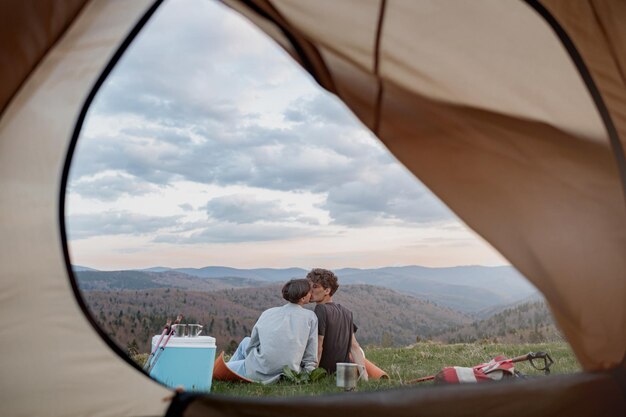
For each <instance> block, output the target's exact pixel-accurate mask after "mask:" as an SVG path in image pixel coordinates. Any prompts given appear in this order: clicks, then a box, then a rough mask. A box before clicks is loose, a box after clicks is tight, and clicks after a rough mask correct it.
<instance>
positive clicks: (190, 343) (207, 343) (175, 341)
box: [152, 334, 215, 350]
mask: <svg viewBox="0 0 626 417" xmlns="http://www.w3.org/2000/svg"><path fill="white" fill-rule="evenodd" d="M160 337H161V335H160V334H157V335H154V336H153V337H152V350H154V348H155V347H156V344H157V342H158V341H159V338H160ZM165 339H167V336H165V337H164V338H163V340H162V341H161V346H163V343H165ZM166 347H167V348H170V347H185V348H214V347H215V338H214V337H211V336H196V337H176V336H172V337H170V340H169V341H168V342H167V346H166Z"/></svg>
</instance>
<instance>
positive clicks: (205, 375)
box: [150, 335, 215, 392]
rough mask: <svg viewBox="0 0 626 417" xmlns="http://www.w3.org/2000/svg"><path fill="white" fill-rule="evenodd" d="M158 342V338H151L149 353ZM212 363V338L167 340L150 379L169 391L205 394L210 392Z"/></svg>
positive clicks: (213, 350) (213, 353) (213, 340)
mask: <svg viewBox="0 0 626 417" xmlns="http://www.w3.org/2000/svg"><path fill="white" fill-rule="evenodd" d="M159 338H160V335H156V336H154V337H153V338H152V351H153V350H154V348H155V347H156V344H157V342H158V341H159ZM162 344H163V343H161V345H162ZM214 362H215V338H214V337H211V336H196V337H171V338H170V340H169V342H168V343H167V346H165V349H164V350H163V352H161V355H160V357H159V358H158V361H157V363H156V365H154V367H153V368H152V370H151V371H150V376H151V377H153V378H154V379H156V380H157V381H159V382H162V383H164V384H165V385H167V386H169V387H172V388H175V387H178V386H183V387H184V388H185V390H187V391H207V392H208V391H211V382H212V381H213V363H214Z"/></svg>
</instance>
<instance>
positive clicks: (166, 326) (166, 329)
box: [143, 319, 172, 371]
mask: <svg viewBox="0 0 626 417" xmlns="http://www.w3.org/2000/svg"><path fill="white" fill-rule="evenodd" d="M171 324H172V320H170V319H167V321H166V322H165V327H163V331H162V332H161V337H159V341H158V342H157V344H156V346H155V347H154V349H153V350H152V353H150V356H148V360H146V363H145V365H144V366H143V370H144V371H145V370H147V369H148V368H149V367H150V362H151V361H152V358H154V355H155V353H156V351H157V349H158V348H159V346H160V345H161V341H162V340H163V337H164V336H165V333H167V331H168V330H169V329H170V325H171Z"/></svg>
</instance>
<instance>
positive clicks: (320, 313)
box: [313, 304, 326, 366]
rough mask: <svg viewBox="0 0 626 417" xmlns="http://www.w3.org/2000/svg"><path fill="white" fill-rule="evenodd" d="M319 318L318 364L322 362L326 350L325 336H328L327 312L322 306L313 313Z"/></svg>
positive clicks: (318, 306)
mask: <svg viewBox="0 0 626 417" xmlns="http://www.w3.org/2000/svg"><path fill="white" fill-rule="evenodd" d="M313 312H314V313H315V315H316V316H317V364H318V366H319V364H320V362H321V361H322V351H323V350H324V335H325V334H326V310H325V309H324V307H323V306H322V305H320V304H318V305H316V306H315V310H314V311H313Z"/></svg>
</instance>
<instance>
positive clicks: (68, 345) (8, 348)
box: [0, 0, 169, 417]
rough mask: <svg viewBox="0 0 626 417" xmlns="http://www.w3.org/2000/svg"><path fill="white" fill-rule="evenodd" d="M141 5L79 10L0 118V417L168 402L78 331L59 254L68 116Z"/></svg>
mask: <svg viewBox="0 0 626 417" xmlns="http://www.w3.org/2000/svg"><path fill="white" fill-rule="evenodd" d="M150 4H151V2H149V1H139V0H134V1H132V2H126V1H108V0H101V1H94V2H91V3H90V4H88V5H87V6H85V8H84V9H83V10H82V12H81V14H80V15H79V18H78V19H77V20H76V21H75V22H74V23H73V24H72V26H71V27H70V29H69V30H68V32H67V33H65V34H64V35H63V37H62V39H60V41H59V42H58V44H57V45H56V46H55V48H54V49H52V50H51V51H50V52H49V53H48V54H47V55H46V56H45V57H44V58H43V60H42V61H41V63H40V64H39V66H38V67H37V69H36V70H35V71H34V72H33V73H32V74H31V75H30V78H29V79H28V80H27V81H26V83H25V84H24V85H23V86H22V88H21V90H20V91H19V93H18V94H17V95H16V96H15V97H14V98H13V100H12V101H11V103H10V105H9V106H8V107H7V108H6V111H5V112H4V114H3V115H2V118H1V119H0V189H1V190H2V197H1V198H0V219H1V220H0V236H2V239H0V297H1V298H0V317H2V320H1V321H0V352H1V353H2V355H1V356H0V369H2V371H1V374H2V377H1V378H0V403H1V404H2V408H1V411H0V414H2V415H3V416H120V417H121V416H148V415H162V414H163V413H164V411H165V408H166V406H167V404H166V403H163V402H162V401H161V399H162V398H163V397H165V396H167V395H168V394H169V390H167V389H165V388H164V387H162V386H161V385H159V384H157V383H156V382H153V381H151V380H150V379H149V378H148V377H146V376H145V375H142V374H141V373H140V372H139V371H138V370H136V369H133V368H132V367H131V366H130V365H129V364H127V363H125V362H124V361H122V360H120V358H119V357H118V356H117V355H116V354H115V353H114V352H113V351H112V350H111V349H110V348H109V347H108V346H107V345H106V344H105V343H104V341H103V340H102V339H101V338H100V337H99V336H98V335H97V334H96V332H95V331H94V329H93V328H92V327H91V325H90V324H89V323H88V322H87V319H86V318H85V316H84V314H83V312H82V311H81V310H80V308H79V306H78V304H77V302H76V299H75V298H74V294H73V292H72V290H71V287H70V282H69V280H68V275H67V271H66V265H65V262H64V259H63V253H62V248H61V236H60V230H59V220H58V219H59V212H58V210H59V205H58V203H59V195H60V182H61V172H62V169H63V163H64V161H65V157H66V152H67V149H68V144H69V141H70V137H71V134H72V131H73V128H74V124H75V122H76V118H77V115H78V113H79V111H80V108H81V106H82V104H83V101H84V100H85V98H86V95H87V93H88V92H89V90H90V89H91V87H92V85H93V83H94V82H95V80H96V78H97V77H98V76H99V74H100V72H101V71H102V69H103V68H104V66H105V65H106V63H107V62H108V60H109V59H110V58H111V56H112V53H113V51H114V50H115V48H116V47H117V46H118V45H119V44H120V43H121V41H122V40H123V38H124V37H125V36H126V34H127V33H128V31H129V30H130V28H132V27H133V26H134V24H135V23H136V22H137V20H138V19H139V17H140V16H141V15H142V14H143V12H144V11H145V9H146V8H147V6H148V5H150Z"/></svg>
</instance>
